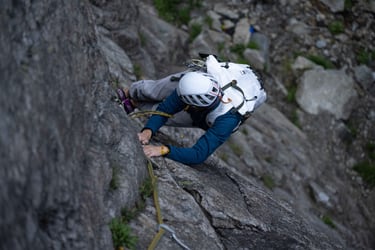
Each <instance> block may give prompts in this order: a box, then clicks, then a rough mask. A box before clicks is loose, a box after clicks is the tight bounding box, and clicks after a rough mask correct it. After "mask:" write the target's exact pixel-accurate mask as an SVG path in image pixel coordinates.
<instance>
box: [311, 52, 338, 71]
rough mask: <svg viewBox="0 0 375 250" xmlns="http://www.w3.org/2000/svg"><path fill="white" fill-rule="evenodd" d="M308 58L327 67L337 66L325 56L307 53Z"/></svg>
mask: <svg viewBox="0 0 375 250" xmlns="http://www.w3.org/2000/svg"><path fill="white" fill-rule="evenodd" d="M306 58H307V59H309V60H310V61H312V62H314V63H315V64H318V65H320V66H322V67H323V68H325V69H334V68H335V66H334V65H333V63H332V62H331V61H330V60H328V59H327V58H325V57H324V56H317V55H307V56H306Z"/></svg>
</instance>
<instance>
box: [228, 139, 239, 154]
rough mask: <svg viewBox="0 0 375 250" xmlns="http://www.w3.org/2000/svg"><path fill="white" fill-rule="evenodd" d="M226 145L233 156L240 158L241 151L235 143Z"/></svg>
mask: <svg viewBox="0 0 375 250" xmlns="http://www.w3.org/2000/svg"><path fill="white" fill-rule="evenodd" d="M228 145H229V147H230V149H231V150H232V151H233V153H234V154H235V155H237V156H241V155H242V154H243V149H242V148H241V146H239V145H238V144H237V143H234V142H229V144H228Z"/></svg>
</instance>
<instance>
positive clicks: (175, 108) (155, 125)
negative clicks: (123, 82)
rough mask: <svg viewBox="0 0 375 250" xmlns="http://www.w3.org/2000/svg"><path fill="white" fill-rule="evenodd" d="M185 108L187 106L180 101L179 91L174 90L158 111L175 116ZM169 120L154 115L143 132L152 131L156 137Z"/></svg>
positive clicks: (159, 106)
mask: <svg viewBox="0 0 375 250" xmlns="http://www.w3.org/2000/svg"><path fill="white" fill-rule="evenodd" d="M185 106H186V104H185V103H184V102H183V101H182V100H181V99H180V97H179V96H178V94H177V91H176V90H174V91H173V92H172V94H171V95H169V96H168V97H167V98H166V99H165V100H164V101H163V102H161V103H160V104H159V105H158V107H157V109H156V110H157V111H161V112H164V113H167V114H171V115H174V114H176V113H178V112H180V111H181V110H183V109H184V108H185ZM167 120H168V117H165V116H161V115H152V116H151V117H150V119H149V120H148V121H147V123H146V125H145V126H144V128H143V130H144V129H151V131H152V134H153V135H154V134H155V133H156V132H158V130H159V129H160V128H161V127H162V126H163V125H164V124H165V123H166V121H167Z"/></svg>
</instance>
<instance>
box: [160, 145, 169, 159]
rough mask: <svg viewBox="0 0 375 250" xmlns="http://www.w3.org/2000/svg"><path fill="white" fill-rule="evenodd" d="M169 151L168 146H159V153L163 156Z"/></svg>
mask: <svg viewBox="0 0 375 250" xmlns="http://www.w3.org/2000/svg"><path fill="white" fill-rule="evenodd" d="M169 152H170V149H169V147H167V146H164V145H163V146H161V147H160V155H162V156H164V155H167V154H169Z"/></svg>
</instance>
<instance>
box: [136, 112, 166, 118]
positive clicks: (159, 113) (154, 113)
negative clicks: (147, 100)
mask: <svg viewBox="0 0 375 250" xmlns="http://www.w3.org/2000/svg"><path fill="white" fill-rule="evenodd" d="M145 115H161V116H165V117H168V118H172V117H173V115H171V114H168V113H165V112H161V111H157V110H155V111H154V110H145V111H138V112H134V113H131V114H129V116H130V117H131V118H138V117H141V116H145Z"/></svg>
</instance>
